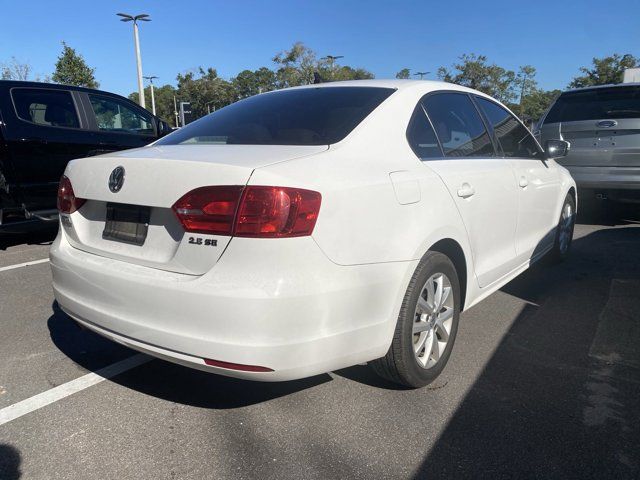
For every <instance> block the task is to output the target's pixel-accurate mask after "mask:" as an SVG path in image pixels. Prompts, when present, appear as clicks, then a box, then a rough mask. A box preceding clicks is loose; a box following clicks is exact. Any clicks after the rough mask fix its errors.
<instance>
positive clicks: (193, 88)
mask: <svg viewBox="0 0 640 480" xmlns="http://www.w3.org/2000/svg"><path fill="white" fill-rule="evenodd" d="M177 80H178V89H177V90H178V91H177V97H178V101H189V102H191V112H192V115H193V116H194V118H199V117H202V116H204V115H206V114H207V113H209V111H210V110H211V111H213V110H217V109H219V108H222V107H224V106H226V105H229V104H230V103H233V102H235V101H236V100H238V99H239V98H238V94H237V93H236V91H235V89H234V88H233V84H232V83H231V82H228V81H227V80H225V79H223V78H220V77H219V76H218V72H217V71H216V69H215V68H208V69H207V70H204V69H203V68H202V67H200V68H199V69H198V72H197V75H196V74H194V73H193V72H189V73H186V74H184V75H182V74H178V77H177Z"/></svg>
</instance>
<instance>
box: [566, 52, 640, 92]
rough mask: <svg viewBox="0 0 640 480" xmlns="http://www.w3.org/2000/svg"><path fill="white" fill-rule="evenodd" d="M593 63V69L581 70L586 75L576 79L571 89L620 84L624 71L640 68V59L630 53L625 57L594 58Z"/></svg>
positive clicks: (572, 82) (571, 84)
mask: <svg viewBox="0 0 640 480" xmlns="http://www.w3.org/2000/svg"><path fill="white" fill-rule="evenodd" d="M592 63H593V65H592V68H588V67H581V68H580V71H581V72H582V73H583V74H584V75H580V76H577V77H575V78H574V79H573V80H572V81H571V83H570V84H569V88H580V87H591V86H593V85H607V84H612V83H620V82H622V76H623V73H624V70H625V69H626V68H634V67H637V66H639V65H640V59H638V58H636V57H634V56H633V55H631V54H629V53H627V54H625V55H620V54H619V53H614V54H613V55H610V56H608V57H604V58H593V60H592Z"/></svg>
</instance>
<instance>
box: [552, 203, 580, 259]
mask: <svg viewBox="0 0 640 480" xmlns="http://www.w3.org/2000/svg"><path fill="white" fill-rule="evenodd" d="M575 224H576V202H575V200H574V199H573V197H572V196H571V194H570V193H568V194H567V196H566V197H565V199H564V203H563V204H562V211H561V212H560V220H559V221H558V227H557V229H556V237H555V241H554V244H553V250H552V251H551V258H552V259H553V260H554V261H555V262H562V261H563V260H564V259H566V258H567V256H569V250H570V249H571V242H572V241H573V228H574V226H575Z"/></svg>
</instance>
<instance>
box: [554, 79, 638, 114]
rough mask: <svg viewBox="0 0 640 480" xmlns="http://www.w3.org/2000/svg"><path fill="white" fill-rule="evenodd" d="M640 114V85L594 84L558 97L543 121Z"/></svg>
mask: <svg viewBox="0 0 640 480" xmlns="http://www.w3.org/2000/svg"><path fill="white" fill-rule="evenodd" d="M608 118H640V87H638V86H633V87H612V88H594V89H592V90H580V91H577V92H566V93H563V94H562V95H560V97H558V100H556V103H555V104H554V105H553V107H551V110H550V111H549V114H548V115H547V117H546V118H545V120H544V123H558V122H576V121H580V120H602V119H608Z"/></svg>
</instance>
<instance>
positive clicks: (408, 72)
mask: <svg viewBox="0 0 640 480" xmlns="http://www.w3.org/2000/svg"><path fill="white" fill-rule="evenodd" d="M410 77H411V70H409V69H408V68H403V69H402V70H400V71H399V72H398V73H396V78H399V79H402V80H406V79H408V78H410Z"/></svg>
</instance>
